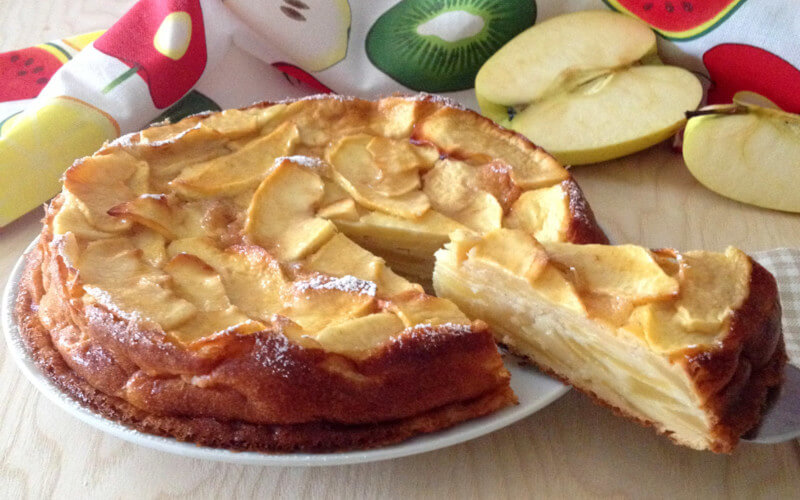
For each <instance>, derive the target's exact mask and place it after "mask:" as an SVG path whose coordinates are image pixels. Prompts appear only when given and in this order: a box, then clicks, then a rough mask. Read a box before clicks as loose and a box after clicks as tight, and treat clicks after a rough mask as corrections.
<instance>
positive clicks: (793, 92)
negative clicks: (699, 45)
mask: <svg viewBox="0 0 800 500" xmlns="http://www.w3.org/2000/svg"><path fill="white" fill-rule="evenodd" d="M703 64H705V65H706V69H708V74H709V76H710V77H711V81H712V84H711V88H710V89H708V103H709V104H728V103H730V102H732V100H733V96H734V94H736V93H737V92H739V91H742V90H749V91H751V92H755V93H756V94H760V95H762V96H764V97H766V98H767V99H769V100H770V101H772V102H774V103H775V104H776V105H778V107H780V108H781V109H782V110H784V111H788V112H790V113H800V69H798V68H795V67H794V66H792V65H791V64H789V63H788V62H787V61H786V60H784V59H782V58H780V57H778V56H776V55H775V54H773V53H772V52H768V51H766V50H764V49H762V48H759V47H753V46H752V45H744V44H739V43H724V44H722V45H717V46H716V47H712V48H711V49H709V50H708V51H706V53H705V54H703Z"/></svg>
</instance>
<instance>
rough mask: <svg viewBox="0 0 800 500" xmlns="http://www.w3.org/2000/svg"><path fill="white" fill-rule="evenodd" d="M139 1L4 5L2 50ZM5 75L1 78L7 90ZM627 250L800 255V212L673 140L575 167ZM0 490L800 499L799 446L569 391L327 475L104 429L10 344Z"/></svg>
mask: <svg viewBox="0 0 800 500" xmlns="http://www.w3.org/2000/svg"><path fill="white" fill-rule="evenodd" d="M132 3H133V2H132V1H127V0H126V1H123V0H114V1H111V0H72V1H70V2H62V1H59V2H31V1H29V0H0V51H4V50H10V49H13V48H19V47H24V46H28V45H33V44H36V43H39V42H42V41H46V40H49V39H52V38H58V37H62V36H66V35H70V34H76V33H82V32H87V31H92V30H95V29H100V28H104V27H107V26H109V25H110V24H112V22H113V21H114V20H115V19H116V18H117V17H119V15H121V14H122V13H123V12H124V11H125V10H126V9H127V8H128V7H129V6H130V5H131V4H132ZM1 84H2V82H0V85H1ZM574 174H575V177H576V178H577V179H578V182H579V183H580V184H581V186H582V187H583V189H584V191H585V192H586V195H587V197H588V199H589V201H590V202H591V204H592V206H593V208H594V210H595V213H596V215H597V218H598V220H599V221H601V224H602V225H603V226H604V228H605V229H606V231H607V232H608V234H609V236H610V237H611V238H612V239H613V240H614V241H617V242H635V243H639V244H643V245H647V246H651V247H661V246H674V247H677V248H683V249H690V248H707V249H723V248H724V247H725V246H726V245H729V244H731V245H736V246H739V247H740V248H742V249H744V250H746V251H755V250H761V249H766V248H771V247H776V246H800V215H790V214H783V213H777V212H771V211H767V210H761V209H758V208H754V207H749V206H745V205H741V204H739V203H736V202H733V201H730V200H727V199H725V198H722V197H720V196H717V195H715V194H714V193H711V192H709V191H707V190H706V189H704V188H703V187H702V186H700V185H699V184H698V183H697V182H696V181H695V180H694V179H693V178H692V177H691V176H690V175H689V173H688V172H687V171H686V169H685V167H684V166H683V163H682V160H681V157H680V155H676V154H674V153H672V152H671V151H670V149H669V147H667V146H666V145H664V144H662V145H660V146H656V147H654V148H652V149H650V150H648V151H645V152H642V153H640V154H637V155H634V156H631V157H628V158H625V159H622V160H618V161H614V162H609V163H607V164H604V165H596V166H589V167H581V168H577V169H575V170H574ZM40 217H41V211H40V210H37V211H35V212H34V213H31V214H28V215H27V216H25V217H23V218H22V219H20V220H18V221H16V222H14V223H12V224H11V225H9V226H7V227H5V228H0V284H3V285H4V284H5V281H6V276H7V275H8V272H9V270H10V269H11V266H12V265H13V263H14V262H15V261H16V259H17V258H18V257H19V255H20V253H21V252H22V250H23V248H25V246H26V245H28V243H29V242H30V241H31V240H32V239H33V238H34V237H35V236H36V234H37V233H38V232H39V227H40V226H39V219H40ZM0 401H2V406H0V456H2V457H3V458H2V460H0V497H2V498H24V497H59V498H83V497H87V496H89V495H91V496H92V497H93V498H109V497H114V498H154V497H164V496H187V497H192V498H221V497H228V496H231V497H234V496H235V497H254V496H258V497H287V498H298V497H304V498H305V497H312V498H323V497H346V498H375V497H379V496H380V497H398V498H408V497H414V498H416V497H429V498H437V497H438V498H472V497H484V498H485V497H498V498H502V497H514V498H519V497H550V498H552V497H556V498H565V497H630V498H649V497H666V496H669V497H705V498H712V497H713V498H717V497H729V496H733V497H741V498H753V497H756V496H758V497H770V498H775V497H795V498H797V497H798V495H800V442H798V441H793V442H789V443H784V444H781V445H774V446H761V445H751V444H743V445H742V446H740V447H739V448H738V449H737V450H736V452H735V453H733V454H732V455H730V456H720V455H714V454H712V453H708V452H697V451H692V450H689V449H686V448H682V447H678V446H675V445H673V444H671V443H670V442H669V441H668V440H667V439H665V438H663V437H659V436H657V435H655V434H654V433H653V432H652V431H650V430H648V429H644V428H641V427H639V426H637V425H635V424H632V423H629V422H626V421H624V420H621V419H619V418H617V417H614V416H613V415H612V414H611V413H610V412H609V411H607V410H605V409H602V408H599V407H597V406H595V405H593V404H592V403H590V402H589V401H588V400H587V399H586V398H585V397H583V396H581V395H579V394H577V393H575V392H574V391H572V392H570V393H568V394H567V395H566V396H564V397H563V398H561V399H560V400H558V401H556V402H555V403H553V404H552V405H550V406H549V407H547V408H545V409H544V410H542V411H540V412H538V413H536V414H535V415H533V416H531V417H529V418H527V419H525V420H523V421H521V422H519V423H517V424H515V425H512V426H510V427H507V428H505V429H502V430H500V431H497V432H495V433H493V434H490V435H488V436H484V437H482V438H479V439H475V440H473V441H470V442H468V443H465V444H461V445H457V446H453V447H450V448H447V449H443V450H439V451H434V452H430V453H426V454H422V455H418V456H414V457H408V458H402V459H397V460H391V461H386V462H378V463H372V464H364V465H352V466H339V467H328V468H277V467H258V466H240V465H229V464H220V463H213V462H205V461H201V460H196V459H189V458H182V457H178V456H173V455H169V454H166V453H162V452H158V451H154V450H150V449H147V448H142V447H140V446H136V445H133V444H129V443H127V442H125V441H122V440H120V439H117V438H115V437H111V436H109V435H106V434H103V433H102V432H100V431H97V430H94V429H93V428H91V427H89V426H88V425H86V424H83V423H81V422H79V421H78V420H76V419H74V418H72V417H71V416H68V415H67V414H66V413H64V412H63V411H62V410H60V409H58V408H57V407H56V406H54V405H53V404H52V403H50V402H49V401H48V400H46V399H45V398H43V397H42V396H40V395H39V394H38V393H37V392H36V390H35V389H34V388H33V386H31V385H30V383H28V382H27V380H26V379H25V378H24V377H23V376H22V374H21V373H20V372H19V370H17V368H16V366H15V365H14V363H13V361H12V360H11V359H10V358H9V356H8V353H7V352H6V349H5V344H3V345H2V346H0Z"/></svg>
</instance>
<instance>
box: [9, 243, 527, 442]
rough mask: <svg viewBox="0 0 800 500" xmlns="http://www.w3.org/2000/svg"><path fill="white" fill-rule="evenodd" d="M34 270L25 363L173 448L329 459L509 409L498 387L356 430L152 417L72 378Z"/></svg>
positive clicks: (26, 298)
mask: <svg viewBox="0 0 800 500" xmlns="http://www.w3.org/2000/svg"><path fill="white" fill-rule="evenodd" d="M39 265H41V257H40V254H39V253H38V252H35V253H33V254H32V255H30V256H29V257H28V262H27V265H26V269H25V271H24V275H23V278H22V281H21V284H20V292H19V295H18V297H17V301H16V311H15V312H16V319H17V324H18V325H19V329H20V333H21V337H22V339H23V342H24V344H25V346H26V347H27V349H28V352H29V354H30V355H31V358H32V359H33V360H34V362H35V363H36V365H37V366H38V367H39V369H40V370H41V371H42V372H43V373H44V374H45V375H46V376H47V377H48V378H50V380H52V381H53V382H54V383H55V384H56V386H57V387H58V388H60V389H61V390H62V391H64V392H65V393H66V394H68V395H69V396H71V397H72V398H73V399H74V400H75V401H77V402H78V403H79V404H81V405H82V406H84V407H86V408H88V409H90V410H92V411H93V412H95V413H96V414H98V415H99V416H101V417H103V418H107V419H110V420H113V421H116V422H119V423H121V424H123V425H126V426H128V427H131V428H134V429H136V430H139V431H142V432H147V433H150V434H155V435H159V436H166V437H172V438H175V439H177V440H178V441H185V442H192V443H195V444H198V445H201V446H211V447H217V448H225V449H230V450H237V451H259V452H278V453H286V452H300V451H307V452H329V451H347V450H353V449H368V448H375V447H379V446H385V445H389V444H393V443H397V442H400V441H404V440H406V439H409V438H411V437H413V436H416V435H418V434H423V433H429V432H434V431H438V430H442V429H446V428H448V427H451V426H453V425H455V424H457V423H459V422H463V421H465V420H470V419H473V418H477V417H480V416H483V415H487V414H489V413H492V412H494V411H496V410H498V409H500V408H503V407H505V406H508V405H510V404H514V403H515V402H516V396H515V395H514V393H513V392H512V390H511V388H510V386H509V385H508V383H507V382H506V383H505V384H500V385H498V386H497V387H495V388H493V389H491V390H489V391H487V392H486V393H484V394H481V395H479V396H478V397H475V398H473V399H471V400H468V401H459V402H455V403H451V404H446V405H444V406H441V407H438V408H433V409H431V410H429V411H426V412H424V413H420V414H417V415H413V416H411V417H409V418H403V419H397V420H393V421H386V422H377V423H372V424H361V425H344V424H337V423H330V422H313V423H305V424H291V425H267V424H253V423H248V422H244V421H237V420H221V419H217V418H210V417H182V416H170V415H158V414H152V413H149V412H147V411H144V410H142V409H140V408H137V407H136V406H134V405H132V404H130V403H128V402H127V401H125V400H123V399H121V398H118V397H115V396H111V395H108V394H106V393H104V392H102V391H100V390H99V389H97V388H96V387H94V386H93V385H91V384H90V383H89V382H87V381H86V380H85V379H83V378H82V377H80V376H79V375H78V374H76V373H75V372H74V371H73V370H72V369H71V368H70V366H69V365H68V364H67V363H66V361H65V360H64V358H63V357H62V354H61V353H60V352H59V351H58V350H57V349H56V348H55V346H54V345H53V341H52V338H51V337H50V333H49V332H48V330H47V329H46V328H45V327H44V326H43V325H42V324H41V323H40V321H39V318H38V316H37V314H36V312H35V311H36V307H37V304H36V301H35V300H34V295H35V292H32V287H35V286H37V285H36V284H35V283H31V280H32V277H33V276H34V275H35V273H34V271H35V269H36V267H37V266H39Z"/></svg>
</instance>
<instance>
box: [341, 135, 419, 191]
mask: <svg viewBox="0 0 800 500" xmlns="http://www.w3.org/2000/svg"><path fill="white" fill-rule="evenodd" d="M374 140H375V138H374V137H373V136H370V135H366V134H359V135H354V136H349V137H345V138H343V139H341V140H340V141H339V142H337V143H336V144H334V145H333V146H332V147H331V150H330V152H329V158H330V163H331V165H332V166H333V168H334V170H336V172H338V173H339V174H341V175H342V176H343V177H344V178H346V179H347V180H348V181H349V182H350V183H351V184H352V185H353V186H354V187H356V188H357V189H359V190H360V191H364V192H366V191H369V190H374V191H376V192H377V193H380V194H382V195H385V196H389V197H392V196H400V195H403V194H406V193H409V192H411V191H414V190H416V189H419V188H420V186H421V184H420V179H419V173H418V171H417V165H416V164H414V163H412V164H414V167H413V168H405V167H403V166H402V165H398V164H394V168H392V169H388V168H387V169H386V170H383V169H381V168H380V166H381V164H380V163H378V162H377V161H376V159H375V158H374V155H373V153H372V152H370V150H369V149H368V146H369V145H370V144H371V143H372V141H374ZM384 155H386V153H384ZM384 161H386V162H390V161H392V158H391V157H389V158H384Z"/></svg>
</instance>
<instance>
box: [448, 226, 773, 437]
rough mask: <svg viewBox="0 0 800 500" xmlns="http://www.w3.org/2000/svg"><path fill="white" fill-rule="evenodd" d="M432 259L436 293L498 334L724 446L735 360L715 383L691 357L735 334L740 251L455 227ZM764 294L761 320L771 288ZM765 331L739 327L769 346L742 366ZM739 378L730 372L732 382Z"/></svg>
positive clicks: (743, 270) (641, 413)
mask: <svg viewBox="0 0 800 500" xmlns="http://www.w3.org/2000/svg"><path fill="white" fill-rule="evenodd" d="M436 257H437V260H436V270H435V273H434V287H435V289H436V292H437V294H438V295H439V296H441V297H446V298H448V299H450V300H452V301H453V302H455V303H456V304H457V305H458V306H459V308H461V309H462V310H463V311H464V312H466V313H467V314H468V315H469V316H471V317H475V318H482V319H484V320H485V321H487V322H488V323H489V324H490V325H491V327H492V329H493V331H494V333H495V336H496V338H497V340H498V342H499V343H501V344H504V345H506V346H508V348H510V350H512V351H513V352H515V353H518V354H520V355H523V356H526V357H528V358H529V359H531V360H533V361H534V362H535V363H536V364H537V365H538V366H540V367H542V368H543V369H545V370H546V371H548V372H550V373H553V374H555V375H556V376H558V377H560V378H561V379H562V380H566V381H569V382H570V383H571V384H573V385H574V386H575V387H577V388H579V389H581V390H583V391H585V392H587V393H589V394H591V395H593V396H594V397H596V398H597V399H599V400H600V401H601V402H603V403H605V404H607V405H610V406H612V407H613V408H615V409H617V410H618V411H620V412H621V413H623V414H625V415H627V416H629V417H633V418H635V419H637V420H639V421H642V422H645V423H649V424H652V425H654V426H655V427H656V428H657V429H658V430H659V431H660V432H663V433H667V434H669V435H671V437H672V438H673V439H674V440H675V441H677V442H679V443H682V444H685V445H687V446H691V447H693V448H697V449H714V450H717V451H720V450H722V451H724V450H727V449H729V447H730V443H729V442H728V440H729V439H730V436H729V435H728V433H726V432H719V427H720V424H721V421H722V420H725V419H726V418H728V417H729V415H727V413H728V412H733V413H736V412H737V411H740V410H741V409H742V407H741V406H739V405H740V403H741V400H742V399H745V398H742V397H740V396H741V395H740V394H735V395H733V396H731V398H735V399H731V400H729V401H725V402H724V403H721V402H720V401H719V397H718V395H719V393H720V392H724V391H723V390H722V388H723V387H725V386H727V384H728V383H729V382H730V380H731V377H733V374H734V373H736V367H735V366H734V367H731V366H722V365H724V363H719V365H720V366H717V369H718V373H716V374H715V375H714V376H715V377H718V378H717V380H715V381H714V384H712V385H714V387H713V389H712V388H710V387H709V383H708V379H707V378H708V377H705V378H703V377H699V376H698V372H699V371H700V370H698V369H697V366H696V365H695V364H693V363H692V362H691V361H688V360H690V359H691V358H692V357H695V356H700V357H702V356H706V357H708V358H713V357H714V353H715V351H721V350H723V348H722V346H723V344H726V343H730V341H733V339H732V337H735V336H737V335H738V333H735V330H736V328H735V327H734V325H735V324H738V323H741V318H737V314H738V313H739V312H741V311H742V310H743V309H744V308H745V303H746V302H747V301H748V300H750V299H749V297H750V294H751V293H752V292H751V282H752V277H753V275H754V272H753V265H754V264H753V263H752V261H751V260H750V258H749V257H748V256H747V255H745V254H744V253H742V252H741V251H739V250H737V249H735V248H728V249H727V250H726V251H725V252H724V253H713V252H704V251H694V252H685V253H680V252H677V251H675V250H658V251H649V250H647V249H644V248H641V247H637V246H633V245H621V246H609V245H574V244H570V243H563V242H545V241H543V242H538V241H536V239H535V238H532V237H531V236H530V235H529V234H527V233H525V232H522V231H518V230H510V229H500V230H496V231H493V232H490V233H488V234H487V235H486V236H485V237H475V236H474V235H470V234H467V233H463V232H462V233H456V234H454V235H453V240H452V242H451V243H449V244H448V245H447V246H446V248H445V249H443V250H440V251H439V252H437V254H436ZM759 272H763V270H761V269H760V270H759ZM772 284H773V285H774V280H773V281H772ZM756 293H758V292H756ZM766 295H771V296H769V297H768V299H767V301H766V305H765V310H766V311H767V312H768V314H767V316H766V317H769V314H772V315H774V314H775V297H774V291H773V292H772V294H766ZM759 300H760V299H759ZM762 313H763V311H762V312H759V313H758V314H762ZM762 320H763V318H762ZM767 323H769V321H768V322H767ZM747 328H753V325H748V326H747ZM762 328H763V324H760V323H758V324H757V325H756V326H755V328H754V330H755V331H753V332H747V334H748V335H753V336H754V338H755V339H756V341H758V342H760V341H764V342H765V345H764V349H765V350H766V351H768V353H769V355H768V356H767V357H766V358H765V359H763V360H760V361H758V362H756V363H754V365H753V366H752V367H748V370H751V369H752V371H753V373H755V371H756V368H757V367H758V368H759V369H760V368H761V367H762V365H764V364H767V359H770V357H771V356H772V354H773V352H774V349H775V344H776V342H777V337H778V336H779V333H777V334H776V333H775V332H772V333H771V334H770V335H769V336H767V338H766V339H764V338H763V337H762V335H761V329H762ZM726 338H729V339H728V341H726ZM733 343H736V341H733ZM737 349H738V350H741V346H739V347H737V348H736V349H735V350H737ZM778 357H780V355H779V356H778ZM770 368H771V367H770ZM749 375H750V371H748V372H747V375H745V378H746V377H749ZM701 378H702V379H703V380H700V379H701ZM737 378H738V377H737ZM746 383H747V381H746V380H741V379H739V380H737V381H736V382H735V383H734V385H736V384H739V385H740V386H739V387H737V388H736V389H735V390H740V389H741V387H744V386H745V385H746ZM771 383H773V384H774V383H776V382H775V380H774V379H773V380H772V381H771ZM756 385H757V384H756ZM758 390H761V388H758ZM762 392H763V391H762ZM760 397H761V398H763V394H761V396H760ZM761 403H763V399H762V400H761V401H760V402H759V403H756V408H755V411H758V409H759V408H760V406H759V405H760V404H761ZM731 408H734V409H731ZM747 411H749V412H752V411H753V409H752V408H751V409H749V410H747ZM749 425H752V422H750V423H749ZM737 437H738V436H737Z"/></svg>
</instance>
